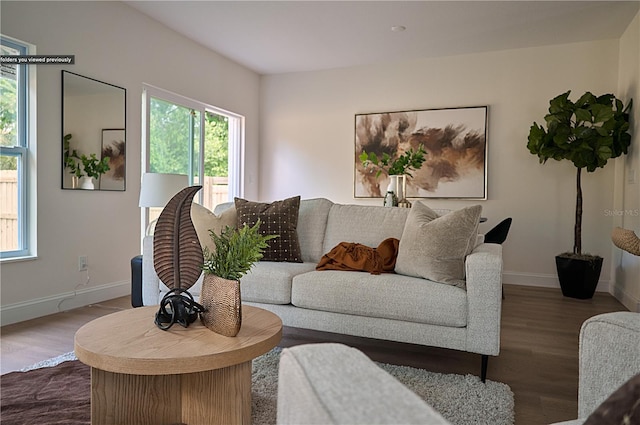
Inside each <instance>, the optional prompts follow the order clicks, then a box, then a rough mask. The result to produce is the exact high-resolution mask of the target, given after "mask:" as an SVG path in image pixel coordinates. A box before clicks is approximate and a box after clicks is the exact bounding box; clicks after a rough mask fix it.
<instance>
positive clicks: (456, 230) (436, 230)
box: [395, 202, 482, 288]
mask: <svg viewBox="0 0 640 425" xmlns="http://www.w3.org/2000/svg"><path fill="white" fill-rule="evenodd" d="M481 212H482V206H480V205H474V206H470V207H466V208H462V209H461V210H458V211H453V212H450V213H448V214H445V215H443V216H441V217H438V214H437V213H436V212H435V211H433V210H432V209H431V208H429V207H428V206H426V205H425V204H423V203H422V202H415V203H414V204H413V207H412V208H411V212H410V213H409V217H408V218H407V222H406V225H405V228H404V231H403V233H402V237H401V238H400V247H399V249H398V258H397V259H396V269H395V270H396V273H400V274H403V275H407V276H414V277H421V278H424V279H430V280H433V281H435V282H440V283H446V284H449V285H455V286H458V287H460V288H464V286H465V281H464V278H465V265H464V261H465V258H466V256H467V255H469V254H470V253H471V251H473V248H474V247H475V245H476V239H477V234H478V224H479V223H480V213H481Z"/></svg>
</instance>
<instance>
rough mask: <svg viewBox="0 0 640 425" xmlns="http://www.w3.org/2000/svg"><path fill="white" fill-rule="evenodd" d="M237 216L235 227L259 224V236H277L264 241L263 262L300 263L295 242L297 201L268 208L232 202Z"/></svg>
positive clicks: (236, 200) (272, 203) (296, 238)
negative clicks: (265, 242)
mask: <svg viewBox="0 0 640 425" xmlns="http://www.w3.org/2000/svg"><path fill="white" fill-rule="evenodd" d="M234 203H235V205H236V212H237V217H238V218H237V227H238V229H240V228H242V227H243V226H244V225H245V224H247V225H249V226H253V225H255V224H256V222H257V221H258V219H259V220H260V234H262V235H279V237H277V238H275V239H271V240H269V241H267V244H269V248H267V249H266V250H265V251H264V254H263V257H262V261H286V262H289V263H302V254H301V253H300V242H299V241H298V230H297V228H298V210H299V209H300V197H299V196H296V197H293V198H287V199H284V200H282V201H275V202H271V203H269V204H267V203H262V202H251V201H247V200H246V199H240V198H234Z"/></svg>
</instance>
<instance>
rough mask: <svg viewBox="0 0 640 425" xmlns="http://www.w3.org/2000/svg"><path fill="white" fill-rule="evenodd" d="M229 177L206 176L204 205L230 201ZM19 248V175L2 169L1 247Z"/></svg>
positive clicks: (203, 189)
mask: <svg viewBox="0 0 640 425" xmlns="http://www.w3.org/2000/svg"><path fill="white" fill-rule="evenodd" d="M228 181H229V179H228V178H227V177H205V178H204V184H203V185H202V191H203V193H204V199H203V205H204V206H205V207H207V208H209V209H211V210H213V208H214V207H215V206H216V205H218V204H221V203H224V202H228V201H229V198H228V197H229V185H228ZM17 248H18V177H17V172H16V171H15V170H0V249H1V250H2V251H9V250H14V249H17Z"/></svg>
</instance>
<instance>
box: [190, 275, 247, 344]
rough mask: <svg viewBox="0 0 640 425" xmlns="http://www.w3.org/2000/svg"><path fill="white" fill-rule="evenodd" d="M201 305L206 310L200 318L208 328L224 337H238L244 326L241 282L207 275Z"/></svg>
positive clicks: (203, 283) (201, 295) (203, 285)
mask: <svg viewBox="0 0 640 425" xmlns="http://www.w3.org/2000/svg"><path fill="white" fill-rule="evenodd" d="M200 304H202V306H203V307H204V308H205V312H204V313H202V314H201V315H200V317H201V318H202V323H203V324H204V325H205V326H206V327H207V328H209V329H211V330H212V331H213V332H216V333H219V334H220V335H224V336H236V335H238V332H240V326H241V325H242V304H241V302H240V281H239V280H228V279H223V278H221V277H218V276H216V275H213V274H208V273H205V275H204V281H203V282H202V291H201V292H200Z"/></svg>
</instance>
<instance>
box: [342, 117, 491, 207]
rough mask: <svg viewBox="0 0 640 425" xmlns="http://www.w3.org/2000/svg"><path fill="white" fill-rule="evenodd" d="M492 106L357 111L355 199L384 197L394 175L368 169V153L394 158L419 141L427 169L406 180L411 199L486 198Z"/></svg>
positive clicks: (415, 147) (408, 194)
mask: <svg viewBox="0 0 640 425" xmlns="http://www.w3.org/2000/svg"><path fill="white" fill-rule="evenodd" d="M487 110H488V107H487V106H475V107H463V108H448V109H425V110H413V111H400V112H383V113H369V114H356V116H355V159H354V161H355V176H354V195H355V197H356V198H381V197H383V196H384V195H385V193H386V189H387V186H388V184H389V178H388V175H387V173H386V172H385V171H384V170H383V172H382V173H381V174H380V175H379V176H377V177H376V174H377V171H378V169H375V167H372V166H370V167H367V168H365V167H364V166H363V164H362V162H361V160H360V155H361V154H362V153H363V151H366V152H367V153H370V152H374V153H375V154H376V155H377V156H378V157H382V156H383V155H384V154H385V153H386V154H387V155H389V156H390V157H391V158H392V159H393V158H397V157H399V156H400V155H402V154H403V153H405V152H407V151H408V150H409V149H413V150H414V151H415V150H417V149H418V147H419V146H420V145H422V146H423V147H424V150H425V151H426V153H427V154H426V160H425V162H424V163H423V165H422V167H421V168H420V169H418V170H416V171H412V172H411V174H412V177H410V178H408V180H407V194H406V196H407V198H458V199H487Z"/></svg>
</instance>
